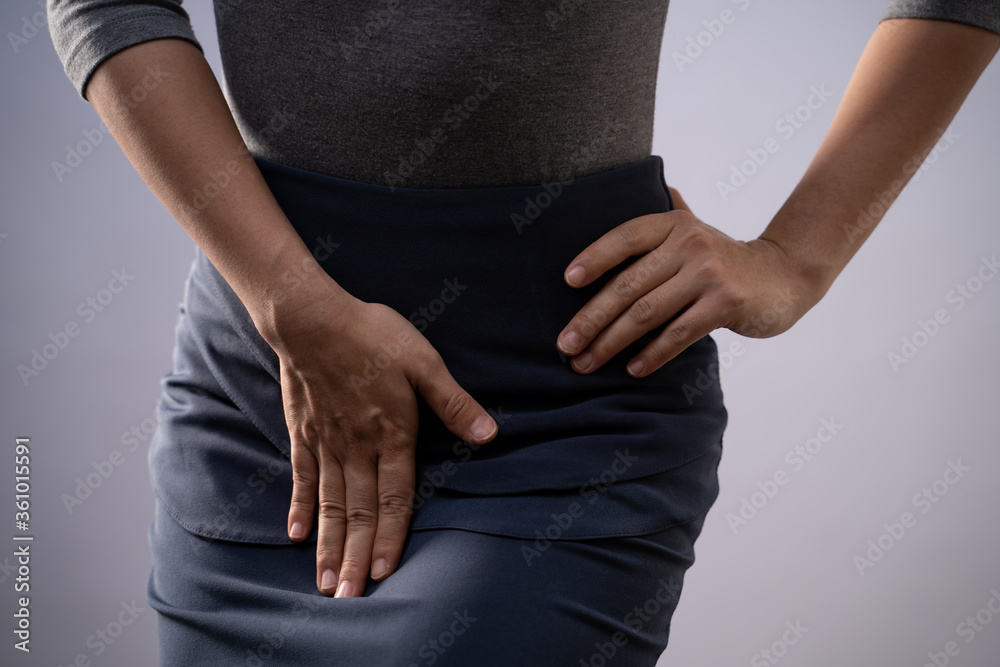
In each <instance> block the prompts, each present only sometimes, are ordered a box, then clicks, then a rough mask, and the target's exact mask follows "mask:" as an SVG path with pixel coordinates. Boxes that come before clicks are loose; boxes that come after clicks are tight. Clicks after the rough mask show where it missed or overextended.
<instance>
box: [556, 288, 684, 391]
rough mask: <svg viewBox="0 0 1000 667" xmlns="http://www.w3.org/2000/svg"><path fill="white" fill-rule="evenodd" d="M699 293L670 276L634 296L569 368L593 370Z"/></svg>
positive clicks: (680, 308) (676, 312)
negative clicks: (663, 281)
mask: <svg viewBox="0 0 1000 667" xmlns="http://www.w3.org/2000/svg"><path fill="white" fill-rule="evenodd" d="M700 294H701V290H700V288H699V287H698V286H697V285H696V284H694V283H691V282H686V283H684V282H682V281H681V278H680V277H679V276H677V277H674V278H673V279H671V280H670V281H667V282H665V283H663V284H661V285H658V286H656V288H655V289H653V290H652V291H650V292H648V293H647V294H644V295H643V296H641V297H639V298H637V299H635V301H634V303H632V304H631V305H629V306H628V307H627V308H625V310H624V311H623V312H622V313H621V315H619V316H618V317H617V318H616V319H615V320H614V321H613V322H611V323H610V324H609V325H608V326H607V327H605V328H604V330H602V331H601V333H600V334H599V335H598V336H597V337H596V338H595V339H594V340H593V342H591V343H590V345H589V346H587V348H586V349H585V350H583V352H582V353H580V354H578V355H577V356H576V357H574V358H573V360H572V364H573V368H574V369H575V370H577V371H578V372H581V373H593V372H594V371H596V370H597V369H598V368H600V367H601V366H603V365H604V364H605V363H607V361H608V360H610V359H611V358H612V357H614V356H615V355H616V354H618V353H619V352H621V351H622V350H623V349H625V348H626V347H627V346H628V345H630V344H632V343H633V342H635V341H636V340H638V339H639V338H640V337H642V336H643V335H644V334H646V333H647V332H648V331H652V330H653V329H655V328H657V327H659V326H661V325H662V324H663V323H664V322H667V321H669V320H670V319H671V318H673V317H676V316H677V314H678V313H680V312H682V311H683V310H684V309H685V308H687V307H689V306H691V305H692V304H693V303H695V302H696V301H697V299H698V296H699V295H700Z"/></svg>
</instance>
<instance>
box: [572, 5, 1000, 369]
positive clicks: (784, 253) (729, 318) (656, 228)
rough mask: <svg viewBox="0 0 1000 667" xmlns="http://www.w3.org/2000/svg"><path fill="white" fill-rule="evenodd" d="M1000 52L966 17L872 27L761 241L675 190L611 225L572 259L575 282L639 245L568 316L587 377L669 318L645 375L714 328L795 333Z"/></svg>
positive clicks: (647, 358) (997, 41) (641, 363)
mask: <svg viewBox="0 0 1000 667" xmlns="http://www.w3.org/2000/svg"><path fill="white" fill-rule="evenodd" d="M998 48H1000V34H997V33H994V32H991V31H989V30H986V29H983V28H979V27H974V26H970V25H965V24H962V23H956V22H951V21H938V20H929V19H912V18H905V19H903V18H901V19H890V20H886V21H883V22H882V23H880V24H879V26H878V27H877V28H876V29H875V32H874V34H873V35H872V38H871V40H870V41H869V43H868V45H867V47H866V48H865V51H864V53H863V54H862V56H861V59H860V61H859V63H858V65H857V67H856V69H855V72H854V75H853V77H852V79H851V82H850V84H849V85H848V88H847V90H846V92H845V93H844V98H843V100H842V101H841V104H840V107H839V108H838V110H837V113H836V115H835V117H834V120H833V123H832V125H831V127H830V129H829V131H828V133H827V135H826V137H825V138H824V140H823V143H822V145H821V146H820V149H819V151H818V152H817V154H816V156H815V158H814V159H813V161H812V163H811V164H810V166H809V168H808V170H807V171H806V173H805V175H804V176H803V177H802V180H801V181H800V182H799V184H798V185H797V187H796V188H795V190H794V191H793V192H792V194H791V195H790V196H789V198H788V200H787V201H786V202H785V204H784V205H783V206H782V207H781V209H780V210H779V211H778V213H777V214H776V215H775V216H774V218H773V219H772V221H771V222H770V224H769V225H768V226H767V228H766V229H765V230H764V232H763V233H762V234H761V235H760V237H759V238H757V239H753V240H751V241H749V242H743V241H737V240H734V239H732V238H730V237H729V236H728V235H726V234H724V233H722V232H721V231H719V230H718V229H715V228H714V227H711V226H710V225H707V224H706V223H704V222H702V221H701V220H699V219H698V218H696V217H695V216H694V215H692V213H691V211H690V209H689V208H687V205H686V204H685V203H684V200H683V199H682V198H681V197H680V196H679V195H678V194H677V193H676V192H674V193H673V194H674V201H675V204H676V208H677V210H676V211H672V212H668V213H657V214H652V215H647V216H642V217H639V218H634V219H632V220H629V221H627V222H625V223H624V224H622V225H619V226H618V227H617V228H615V229H614V230H612V231H611V232H609V233H607V234H606V235H604V236H603V237H601V238H600V239H598V240H597V241H595V242H594V243H592V244H591V245H590V246H589V247H587V248H586V249H585V250H584V251H583V252H581V253H580V254H579V255H578V256H577V257H576V258H575V259H574V260H573V261H572V262H570V264H569V266H567V270H566V280H567V282H568V283H569V284H570V285H572V286H574V287H579V286H582V285H587V284H589V283H591V282H592V281H594V280H595V279H596V278H598V277H599V276H601V275H602V274H604V273H605V272H607V271H610V270H612V269H614V267H616V266H617V265H618V264H620V263H621V262H622V261H623V260H624V259H626V258H627V257H630V256H636V255H643V256H642V257H640V259H638V260H637V261H636V262H634V263H633V264H632V265H631V266H629V267H628V268H627V269H625V270H624V271H622V272H621V273H620V274H619V276H618V277H617V278H616V279H615V280H611V281H609V283H608V285H606V286H605V287H604V288H602V290H601V291H600V292H599V293H598V294H597V295H595V296H594V297H593V298H592V299H591V300H590V301H589V302H588V303H587V305H585V306H584V307H583V308H582V309H581V310H580V311H579V312H578V313H577V314H576V315H575V316H574V317H573V319H572V320H571V321H570V322H569V323H568V324H567V326H566V328H565V329H564V330H563V331H562V332H561V333H560V335H559V338H558V345H559V347H560V349H561V350H562V351H563V352H565V353H566V354H571V355H575V356H574V358H573V367H574V368H575V369H576V370H577V371H579V372H581V373H590V372H593V371H594V370H596V369H597V368H600V367H601V366H602V365H604V364H605V363H607V362H608V360H609V359H611V358H612V357H613V356H614V355H616V354H618V352H620V351H621V350H622V349H624V348H625V347H626V346H627V345H629V344H630V343H632V342H633V341H635V340H636V339H638V338H639V337H640V336H641V335H643V334H644V333H646V332H647V331H650V330H651V329H653V328H655V327H659V326H661V325H663V324H665V323H666V326H665V327H664V329H663V331H662V332H661V333H660V335H659V336H658V337H657V338H656V339H655V340H654V341H652V342H651V343H650V344H649V345H647V346H646V348H644V349H643V350H642V351H641V352H639V354H637V355H636V356H635V357H633V358H632V359H631V360H629V364H628V368H629V372H630V373H632V375H634V376H635V377H641V376H644V375H648V374H649V373H652V372H654V371H656V370H657V369H659V368H660V367H662V366H663V364H665V363H666V362H667V361H669V360H670V359H672V358H674V357H675V356H677V355H678V354H679V353H680V352H681V351H682V350H684V349H685V348H686V347H687V346H689V345H691V344H692V343H693V342H695V341H696V340H698V339H700V338H702V337H703V336H705V335H706V334H708V333H711V332H712V331H714V330H715V329H717V328H719V327H726V328H728V329H731V330H733V331H735V332H736V333H739V334H742V335H746V336H752V337H756V338H766V337H769V336H775V335H778V334H780V333H782V332H783V331H786V330H787V329H789V328H790V327H791V326H792V325H793V324H794V323H795V322H796V321H798V320H799V318H801V317H802V316H803V315H804V314H805V313H806V312H807V311H808V310H809V309H810V308H812V307H813V306H814V305H815V304H816V303H817V302H818V301H819V300H820V299H822V298H823V296H824V295H825V294H826V292H827V290H828V289H829V287H830V285H831V284H832V283H833V281H834V279H835V278H836V277H837V275H838V274H839V273H840V272H841V271H842V270H843V268H844V267H845V266H846V265H847V262H848V261H849V260H850V259H851V257H852V256H853V255H854V253H856V252H857V250H858V248H859V247H860V246H861V244H862V243H863V242H864V240H865V239H866V238H867V237H868V235H869V234H870V233H871V231H872V229H874V227H875V225H876V224H877V223H878V221H879V220H880V219H881V218H882V216H883V215H884V213H885V209H886V208H887V207H888V205H887V204H889V203H891V202H892V201H893V200H894V199H895V198H896V196H897V195H898V194H899V192H900V190H901V189H902V188H903V186H904V185H905V184H906V183H907V182H908V181H909V180H910V178H911V177H912V176H913V174H914V173H915V171H916V169H917V167H919V165H920V163H921V162H922V161H923V158H924V157H925V156H926V155H927V154H928V152H929V151H930V150H931V148H932V147H933V145H934V144H935V143H936V142H937V141H938V140H939V138H940V137H941V135H942V134H943V133H944V130H945V128H946V126H947V125H948V123H949V122H951V119H952V118H953V117H954V116H955V114H956V113H957V112H958V109H959V108H960V107H961V105H962V103H963V102H964V101H965V98H966V96H967V95H968V94H969V91H970V90H971V89H972V86H973V85H974V84H975V82H976V81H977V80H978V78H979V76H980V75H981V74H982V71H983V70H984V69H985V68H986V65H987V64H988V63H989V62H990V60H991V59H992V58H993V55H994V54H995V53H996V52H997V49H998ZM880 200H884V201H885V202H887V204H885V205H883V204H882V203H881V201H880ZM876 202H877V203H879V204H880V205H881V206H882V207H883V208H882V211H881V212H880V211H879V208H878V207H877V206H872V204H873V203H876ZM859 209H861V210H862V211H865V212H866V214H868V217H860V216H859ZM872 213H874V215H871V214H872Z"/></svg>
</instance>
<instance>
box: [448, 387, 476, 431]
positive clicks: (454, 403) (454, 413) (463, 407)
mask: <svg viewBox="0 0 1000 667" xmlns="http://www.w3.org/2000/svg"><path fill="white" fill-rule="evenodd" d="M471 406H472V397H471V396H469V395H468V394H466V393H465V392H464V391H457V392H455V393H453V394H452V395H451V396H449V397H448V400H447V401H446V402H445V404H444V414H443V415H441V416H442V417H444V418H445V421H446V422H448V423H455V422H457V421H459V420H460V419H461V417H462V414H463V413H465V412H466V411H467V410H468V409H469V408H470V407H471Z"/></svg>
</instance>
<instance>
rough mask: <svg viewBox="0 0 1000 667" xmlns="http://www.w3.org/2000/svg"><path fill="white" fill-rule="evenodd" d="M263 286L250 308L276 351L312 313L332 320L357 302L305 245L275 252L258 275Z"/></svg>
mask: <svg viewBox="0 0 1000 667" xmlns="http://www.w3.org/2000/svg"><path fill="white" fill-rule="evenodd" d="M258 281H259V286H260V289H259V291H258V293H257V296H256V298H255V300H254V302H253V303H252V304H251V305H250V306H249V307H248V309H247V310H248V312H249V313H250V317H251V319H252V320H253V323H254V326H255V327H256V328H257V331H258V332H259V333H260V335H261V337H262V338H264V340H265V341H266V342H267V343H268V344H269V345H270V346H271V347H272V348H273V349H275V350H276V351H278V350H280V349H282V348H284V347H285V346H286V344H287V342H288V341H289V340H291V339H292V338H294V337H295V336H297V335H298V334H300V333H302V331H303V329H304V328H306V327H308V324H306V319H307V318H308V317H309V316H310V315H317V314H321V317H323V318H325V319H326V320H327V321H329V320H330V317H331V314H333V320H332V323H334V324H336V322H337V321H338V320H342V319H343V316H342V315H340V314H341V313H344V312H346V310H347V309H348V308H349V307H350V306H352V305H354V304H355V303H356V302H357V299H356V298H355V297H354V296H352V295H351V294H349V293H348V292H347V291H346V290H344V289H343V288H342V287H340V285H338V284H337V282H336V281H335V280H334V279H333V278H331V277H330V276H329V275H328V274H327V273H326V271H324V270H323V267H321V266H320V264H319V262H317V261H316V259H315V258H314V257H313V256H312V255H311V254H310V253H309V252H308V250H306V249H305V247H304V246H302V248H301V249H300V248H294V249H290V250H289V251H287V252H283V253H281V254H279V255H278V256H276V257H275V258H274V260H273V261H272V262H271V263H270V266H269V267H267V269H265V270H264V271H263V272H262V273H261V274H260V275H259V277H258Z"/></svg>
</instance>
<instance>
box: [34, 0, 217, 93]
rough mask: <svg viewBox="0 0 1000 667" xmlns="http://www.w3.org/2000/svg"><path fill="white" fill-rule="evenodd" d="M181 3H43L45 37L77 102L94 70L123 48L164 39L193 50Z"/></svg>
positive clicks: (93, 0) (146, 0)
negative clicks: (183, 42) (46, 25)
mask: <svg viewBox="0 0 1000 667" xmlns="http://www.w3.org/2000/svg"><path fill="white" fill-rule="evenodd" d="M181 2H183V0H46V6H45V11H46V14H47V17H48V23H49V34H50V35H51V36H52V44H53V45H54V46H55V48H56V54H57V55H58V56H59V60H60V61H61V62H62V65H63V70H65V72H66V76H68V77H69V79H70V81H71V82H72V83H73V87H74V88H76V91H77V93H79V94H80V97H82V98H83V99H87V96H86V95H85V94H84V90H85V89H86V87H87V82H88V81H90V77H91V75H92V74H93V73H94V70H95V69H97V66H98V65H100V64H101V63H102V62H104V61H105V60H106V59H107V58H109V57H110V56H112V55H114V54H115V53H117V52H119V51H121V50H122V49H124V48H127V47H129V46H132V45H134V44H139V43H140V42H148V41H149V40H152V39H161V38H164V37H178V38H180V39H186V40H187V41H189V42H191V43H192V44H194V45H195V46H196V47H198V50H199V51H201V52H202V53H204V52H205V51H204V49H202V47H201V44H200V43H199V42H198V39H197V37H195V34H194V29H193V28H192V26H191V19H190V17H189V16H188V14H187V12H185V11H184V9H183V8H181Z"/></svg>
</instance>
